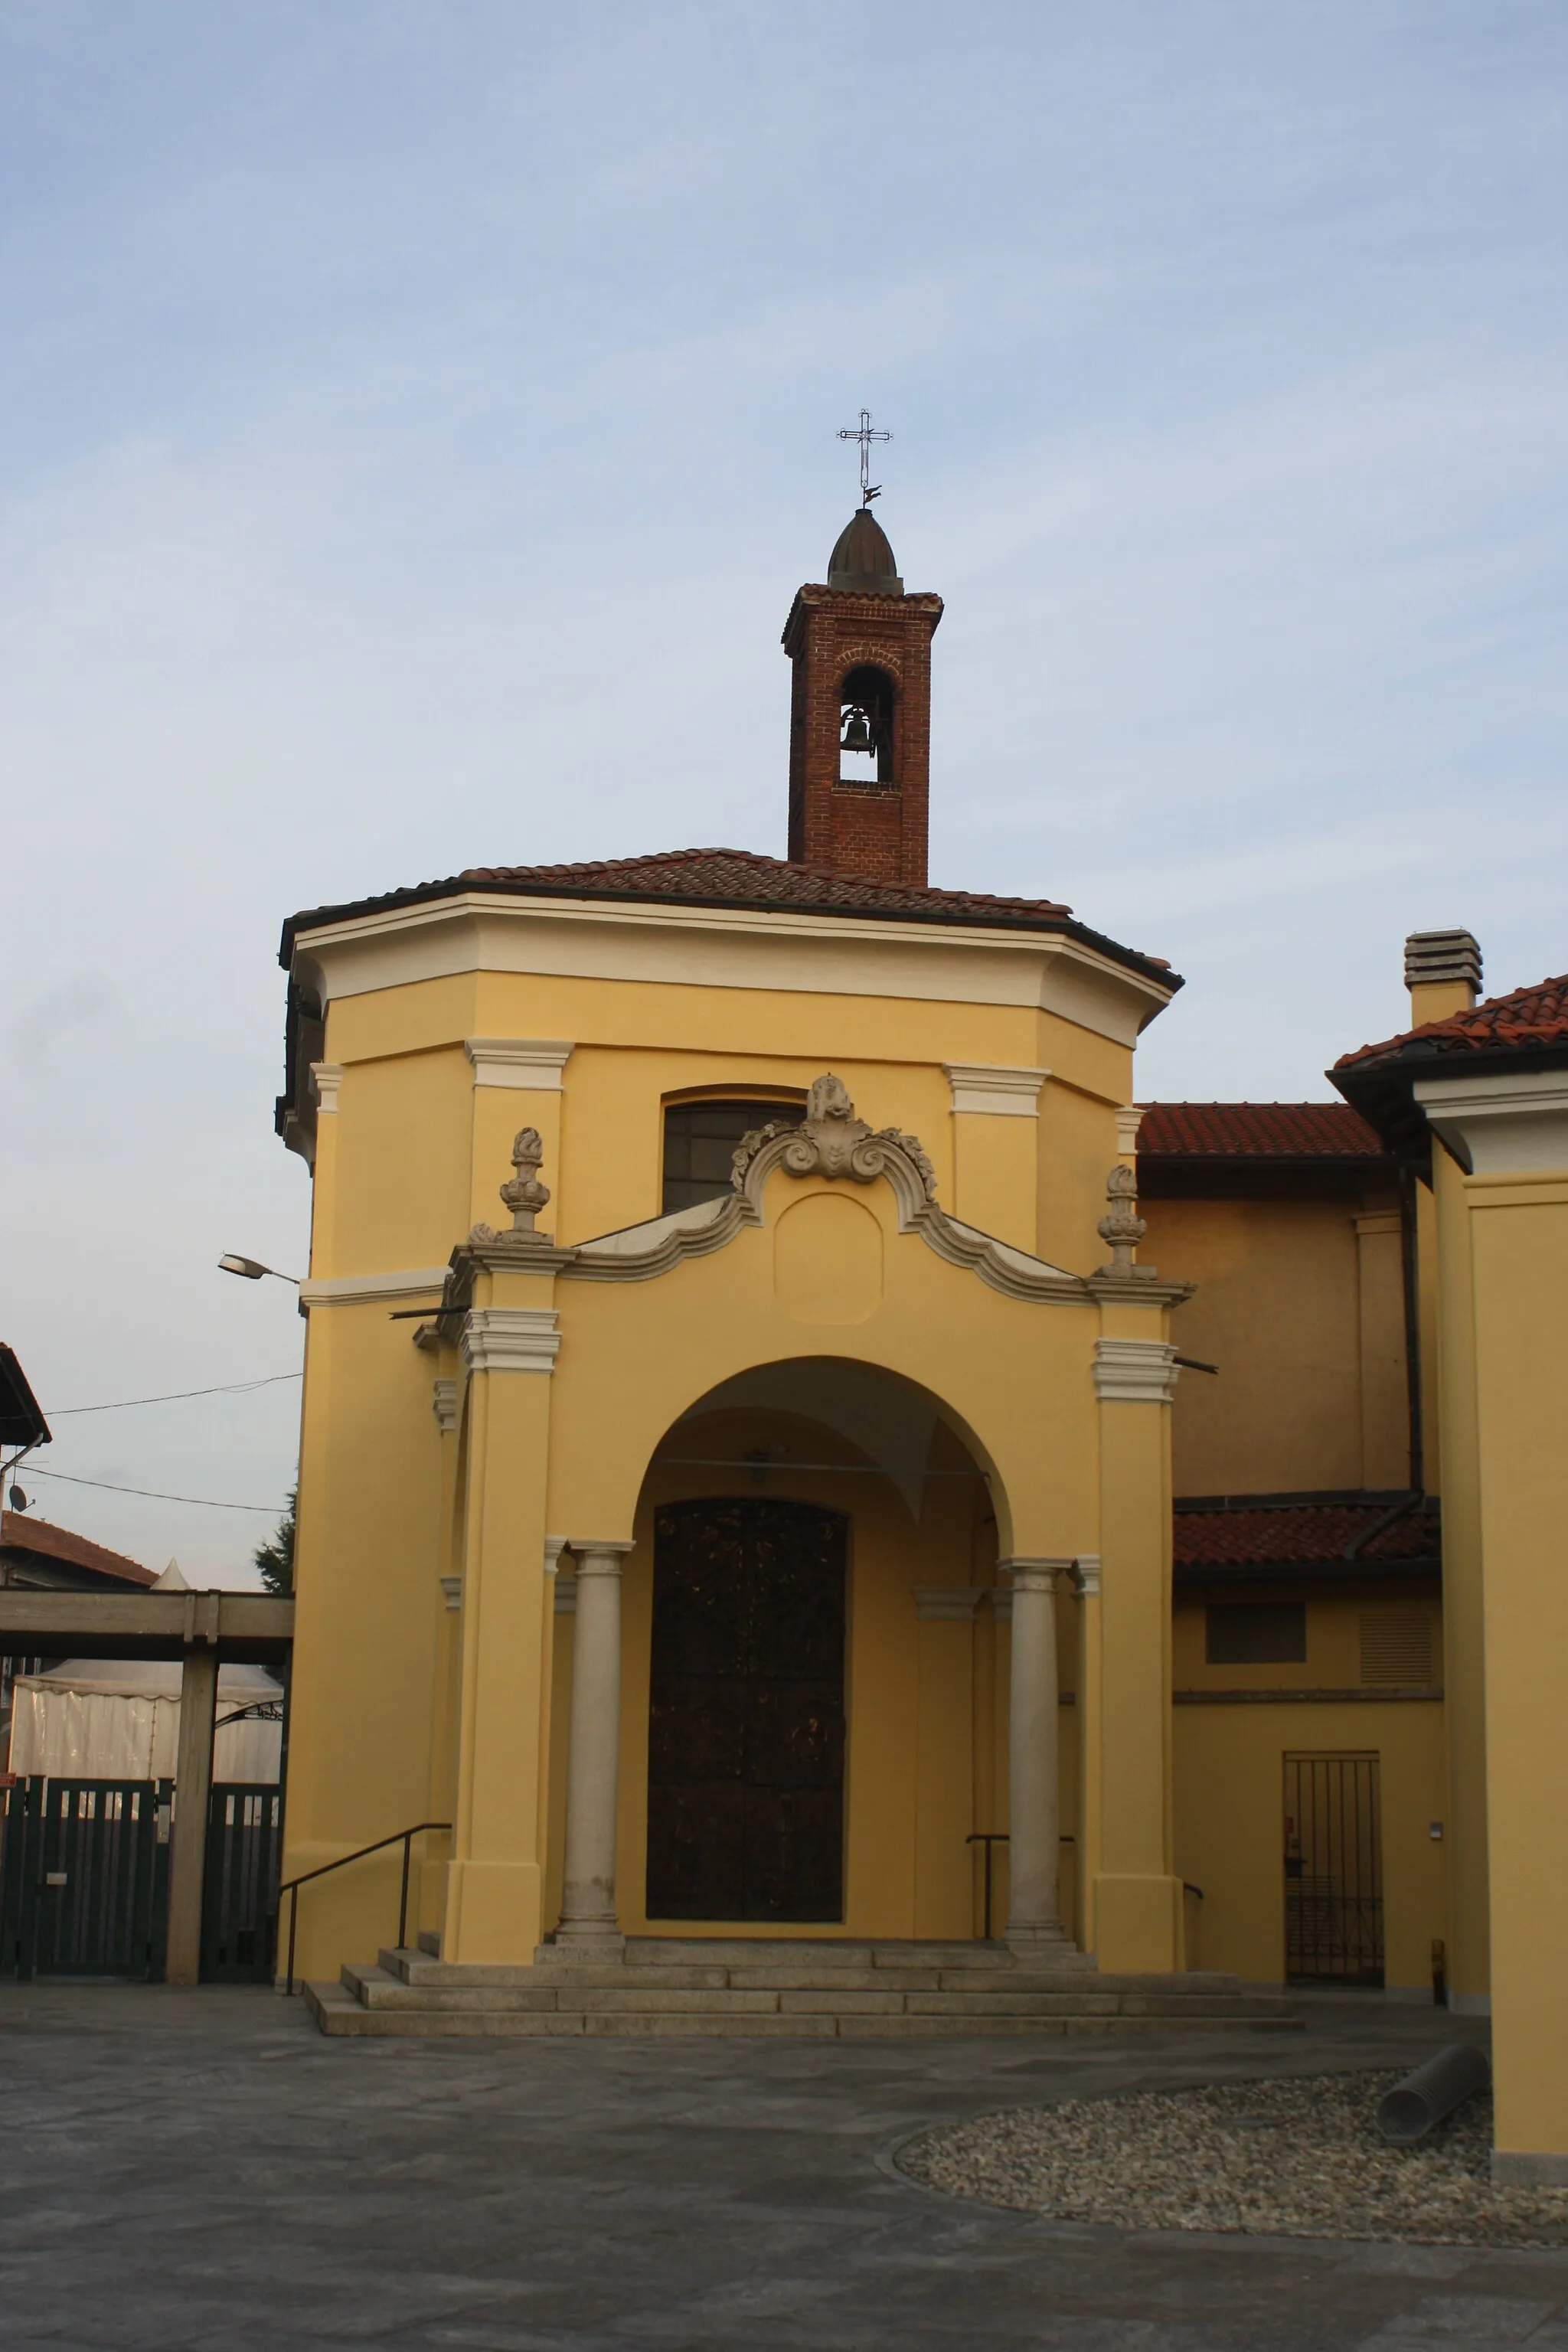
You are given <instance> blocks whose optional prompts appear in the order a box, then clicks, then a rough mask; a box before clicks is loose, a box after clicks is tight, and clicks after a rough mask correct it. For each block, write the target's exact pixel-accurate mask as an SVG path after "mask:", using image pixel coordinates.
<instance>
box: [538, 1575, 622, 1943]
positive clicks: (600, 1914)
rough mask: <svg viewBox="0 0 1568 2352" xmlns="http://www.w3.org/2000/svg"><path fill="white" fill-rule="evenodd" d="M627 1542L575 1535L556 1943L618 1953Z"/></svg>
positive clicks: (619, 1938) (619, 1935)
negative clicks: (573, 1621)
mask: <svg viewBox="0 0 1568 2352" xmlns="http://www.w3.org/2000/svg"><path fill="white" fill-rule="evenodd" d="M631 1549H632V1547H631V1545H630V1544H629V1543H587V1542H579V1541H577V1540H575V1539H574V1541H573V1543H572V1551H573V1553H574V1557H575V1559H576V1561H577V1575H576V1580H575V1583H576V1594H577V1607H576V1612H575V1615H576V1629H575V1631H574V1634H573V1639H572V1714H571V1718H570V1722H569V1726H568V1730H567V1741H566V1853H565V1867H564V1872H563V1885H562V1892H561V1925H560V1927H558V1928H557V1930H556V1934H555V1945H556V1949H557V1950H558V1951H559V1950H561V1949H563V1948H564V1949H567V1950H570V1951H573V1952H582V1953H584V1954H586V1953H593V1954H595V1956H602V1957H604V1958H612V1959H613V1958H619V1956H620V1954H621V1952H622V1951H623V1950H624V1949H625V1946H626V1938H625V1937H624V1936H623V1935H622V1934H621V1931H620V1927H619V1924H618V1922H617V1920H616V1801H617V1798H618V1795H619V1789H620V1752H621V1561H622V1560H623V1559H624V1558H625V1557H626V1553H627V1552H628V1551H630V1550H631Z"/></svg>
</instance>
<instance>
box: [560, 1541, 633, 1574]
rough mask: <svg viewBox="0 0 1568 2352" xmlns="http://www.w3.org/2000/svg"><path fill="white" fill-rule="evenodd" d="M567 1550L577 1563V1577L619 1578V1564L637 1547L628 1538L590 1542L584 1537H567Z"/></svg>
mask: <svg viewBox="0 0 1568 2352" xmlns="http://www.w3.org/2000/svg"><path fill="white" fill-rule="evenodd" d="M566 1541H567V1548H568V1549H569V1550H570V1551H571V1554H572V1557H573V1559H574V1560H575V1561H576V1563H577V1573H578V1575H579V1577H584V1576H617V1577H618V1576H619V1574H620V1572H621V1562H622V1560H623V1559H625V1558H626V1554H627V1552H629V1551H635V1550H636V1549H637V1546H636V1544H635V1542H634V1541H633V1540H632V1538H630V1537H626V1538H624V1539H623V1538H620V1537H615V1538H606V1539H602V1540H601V1539H595V1540H592V1541H591V1540H590V1539H589V1538H588V1537H586V1536H569V1537H568V1538H567V1539H566Z"/></svg>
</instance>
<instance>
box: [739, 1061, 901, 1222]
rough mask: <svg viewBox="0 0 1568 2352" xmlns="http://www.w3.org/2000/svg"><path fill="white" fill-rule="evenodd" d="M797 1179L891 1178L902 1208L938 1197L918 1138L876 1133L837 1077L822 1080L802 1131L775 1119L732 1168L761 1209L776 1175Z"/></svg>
mask: <svg viewBox="0 0 1568 2352" xmlns="http://www.w3.org/2000/svg"><path fill="white" fill-rule="evenodd" d="M775 1167H777V1168H783V1169H784V1170H786V1171H788V1173H789V1174H790V1175H792V1176H826V1177H830V1178H832V1177H840V1176H847V1177H848V1179H849V1180H850V1181H851V1182H852V1183H855V1184H873V1183H875V1182H876V1181H877V1179H878V1177H879V1176H885V1177H887V1178H888V1179H889V1181H890V1182H891V1184H892V1186H893V1189H894V1191H895V1192H897V1193H898V1194H899V1196H900V1206H906V1207H912V1206H913V1205H914V1204H915V1203H916V1202H926V1201H931V1200H934V1199H935V1197H936V1171H935V1170H934V1169H933V1168H932V1166H931V1161H930V1160H928V1159H927V1157H926V1155H925V1153H924V1152H923V1151H922V1150H921V1145H920V1139H919V1138H918V1137H917V1136H913V1135H902V1134H900V1131H899V1129H897V1128H896V1127H884V1128H879V1129H872V1128H871V1127H870V1126H869V1125H868V1122H867V1121H866V1120H865V1119H863V1118H857V1117H856V1115H855V1106H854V1104H853V1103H852V1102H851V1101H850V1099H849V1090H848V1088H847V1087H846V1085H845V1083H844V1081H843V1079H842V1078H838V1077H835V1076H833V1074H832V1072H831V1071H829V1072H827V1073H826V1074H825V1075H824V1076H822V1077H820V1078H817V1079H816V1081H815V1082H814V1084H813V1086H812V1089H811V1092H810V1094H809V1095H808V1096H807V1097H806V1106H805V1118H804V1119H802V1120H801V1121H800V1123H799V1125H798V1126H793V1125H789V1124H786V1123H785V1122H784V1120H782V1119H773V1120H771V1121H770V1122H769V1124H768V1125H767V1126H766V1127H763V1128H758V1129H754V1130H753V1131H752V1134H750V1135H748V1136H746V1137H744V1138H743V1139H742V1143H741V1147H740V1149H739V1150H738V1151H737V1152H736V1154H735V1157H734V1160H733V1163H732V1171H731V1184H732V1185H733V1187H734V1190H735V1191H736V1192H738V1193H739V1194H740V1195H741V1197H742V1200H744V1201H749V1202H752V1205H753V1206H754V1207H757V1208H759V1209H760V1207H761V1191H762V1185H763V1182H764V1181H765V1180H766V1178H767V1177H768V1176H769V1175H770V1174H771V1173H772V1172H773V1169H774V1168H775Z"/></svg>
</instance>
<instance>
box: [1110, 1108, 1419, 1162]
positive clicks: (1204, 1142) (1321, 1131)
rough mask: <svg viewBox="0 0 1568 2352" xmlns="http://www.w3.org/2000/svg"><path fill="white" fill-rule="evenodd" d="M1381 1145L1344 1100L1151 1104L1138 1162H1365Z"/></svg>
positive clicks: (1377, 1153) (1145, 1115)
mask: <svg viewBox="0 0 1568 2352" xmlns="http://www.w3.org/2000/svg"><path fill="white" fill-rule="evenodd" d="M1382 1154H1383V1146H1382V1144H1381V1143H1380V1142H1379V1140H1378V1139H1377V1136H1376V1133H1375V1132H1374V1130H1373V1129H1372V1128H1370V1127H1369V1126H1368V1125H1367V1123H1366V1121H1365V1119H1363V1118H1361V1117H1360V1116H1359V1114H1358V1113H1357V1112H1355V1111H1353V1110H1352V1109H1351V1108H1350V1106H1349V1104H1348V1103H1314V1102H1307V1103H1246V1102H1243V1103H1150V1104H1149V1106H1148V1107H1147V1108H1146V1109H1145V1111H1144V1113H1143V1117H1142V1122H1141V1124H1140V1126H1139V1129H1138V1156H1139V1158H1140V1160H1145V1159H1153V1160H1184V1159H1194V1160H1231V1159H1235V1160H1367V1159H1379V1158H1381V1157H1382Z"/></svg>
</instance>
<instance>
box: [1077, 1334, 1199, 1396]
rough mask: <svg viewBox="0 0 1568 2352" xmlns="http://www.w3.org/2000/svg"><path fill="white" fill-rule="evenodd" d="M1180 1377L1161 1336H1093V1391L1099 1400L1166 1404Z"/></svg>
mask: <svg viewBox="0 0 1568 2352" xmlns="http://www.w3.org/2000/svg"><path fill="white" fill-rule="evenodd" d="M1180 1378H1181V1374H1180V1372H1179V1371H1178V1370H1177V1368H1176V1351H1175V1349H1174V1348H1173V1347H1171V1346H1169V1345H1168V1344H1167V1343H1166V1341H1165V1340H1163V1339H1097V1340H1096V1341H1095V1343H1094V1391H1095V1394H1096V1395H1097V1396H1098V1397H1099V1399H1100V1402H1101V1403H1102V1404H1169V1403H1170V1402H1171V1400H1172V1398H1173V1396H1174V1395H1175V1393H1176V1382H1177V1381H1178V1380H1179V1379H1180Z"/></svg>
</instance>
